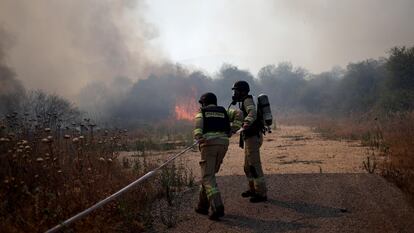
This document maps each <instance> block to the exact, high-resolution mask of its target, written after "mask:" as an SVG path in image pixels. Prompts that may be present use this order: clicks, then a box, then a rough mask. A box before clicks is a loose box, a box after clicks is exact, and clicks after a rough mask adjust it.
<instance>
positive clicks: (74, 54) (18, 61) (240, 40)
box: [0, 0, 414, 97]
mask: <svg viewBox="0 0 414 233" xmlns="http://www.w3.org/2000/svg"><path fill="white" fill-rule="evenodd" d="M413 12H414V1H413V0H394V1H390V0H342V1H334V0H330V1H328V0H267V1H265V0H257V1H253V0H174V1H171V0H147V1H146V0H122V1H121V0H70V1H64V0H56V1H50V0H33V1H24V0H0V31H3V32H5V33H2V34H4V35H6V36H1V35H0V37H1V38H0V40H2V43H1V44H2V46H3V48H0V49H1V51H2V52H4V53H5V56H6V59H5V61H6V63H7V65H8V66H10V67H11V68H12V69H13V70H14V71H15V73H16V74H17V78H18V79H19V80H21V81H22V82H23V84H24V85H25V86H26V87H27V88H34V89H44V90H46V91H49V92H55V93H58V94H61V95H63V96H65V97H74V96H76V95H77V94H78V93H79V90H80V89H81V88H82V87H84V86H85V85H88V84H89V83H91V82H95V81H99V82H106V83H111V80H112V79H113V78H114V77H117V76H123V77H128V78H129V79H131V80H137V79H140V78H146V77H147V75H148V74H149V73H152V72H154V71H160V70H162V69H163V68H160V67H165V66H163V65H164V64H169V62H171V63H173V64H174V63H182V64H185V65H188V66H189V67H195V68H199V69H202V70H205V71H208V72H209V73H210V74H214V72H215V71H217V70H218V69H219V68H220V66H221V65H222V64H223V63H231V64H233V65H236V66H239V67H240V68H242V69H248V70H250V71H251V72H252V73H253V75H256V74H257V71H258V69H260V68H261V67H263V66H265V65H268V64H277V63H279V62H283V61H291V62H292V63H293V64H294V65H295V66H302V67H304V68H306V69H308V70H310V71H311V72H313V73H318V72H321V71H326V70H330V69H331V67H332V66H334V65H340V66H345V65H346V64H348V63H349V62H355V61H360V60H363V59H367V58H377V57H379V56H385V55H386V51H387V50H388V49H389V48H391V47H392V46H402V45H406V46H413V45H414V26H413V22H414V13H413Z"/></svg>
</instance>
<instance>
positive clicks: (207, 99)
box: [198, 92, 217, 106]
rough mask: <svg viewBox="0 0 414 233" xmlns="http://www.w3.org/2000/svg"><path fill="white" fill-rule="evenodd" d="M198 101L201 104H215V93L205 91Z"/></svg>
mask: <svg viewBox="0 0 414 233" xmlns="http://www.w3.org/2000/svg"><path fill="white" fill-rule="evenodd" d="M198 102H199V103H200V104H201V105H203V106H207V105H209V104H214V105H217V97H216V95H215V94H213V93H211V92H207V93H205V94H203V95H202V96H201V97H200V100H199V101H198Z"/></svg>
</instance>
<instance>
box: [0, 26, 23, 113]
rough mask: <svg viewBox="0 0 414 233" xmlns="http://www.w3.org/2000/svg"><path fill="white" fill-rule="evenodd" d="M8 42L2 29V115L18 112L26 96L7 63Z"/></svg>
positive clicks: (0, 46)
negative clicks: (6, 49)
mask: <svg viewBox="0 0 414 233" xmlns="http://www.w3.org/2000/svg"><path fill="white" fill-rule="evenodd" d="M8 40H9V38H8V36H7V34H6V33H5V32H4V31H2V30H1V28H0V114H5V113H8V112H11V111H15V110H17V108H18V107H19V105H20V103H21V101H22V98H23V96H24V94H25V89H24V87H23V85H22V84H21V83H20V81H19V80H17V79H16V74H15V73H14V71H13V70H12V69H11V68H10V67H9V66H8V65H7V63H6V58H5V47H6V45H7V44H8Z"/></svg>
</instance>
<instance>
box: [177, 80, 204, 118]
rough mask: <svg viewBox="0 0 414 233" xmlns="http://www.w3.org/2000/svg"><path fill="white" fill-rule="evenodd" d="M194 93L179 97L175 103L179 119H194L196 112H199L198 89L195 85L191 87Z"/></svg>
mask: <svg viewBox="0 0 414 233" xmlns="http://www.w3.org/2000/svg"><path fill="white" fill-rule="evenodd" d="M191 90H192V93H191V94H190V95H187V96H182V97H180V98H177V101H176V104H175V108H174V110H175V118H176V119H177V120H187V121H192V120H194V117H195V114H196V113H197V111H198V109H199V106H198V103H197V101H196V95H197V91H196V89H195V88H194V87H192V88H191Z"/></svg>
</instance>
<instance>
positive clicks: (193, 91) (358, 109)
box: [0, 47, 414, 126]
mask: <svg viewBox="0 0 414 233" xmlns="http://www.w3.org/2000/svg"><path fill="white" fill-rule="evenodd" d="M0 68H1V69H0V70H2V72H1V73H2V77H1V81H2V83H6V82H7V83H12V84H13V85H11V84H8V85H9V86H13V87H10V88H8V89H6V88H5V90H8V91H7V92H6V91H4V92H3V91H2V93H1V95H0V103H2V104H1V105H2V106H0V107H1V108H0V110H1V111H3V112H5V111H11V110H14V109H16V108H17V107H19V106H26V108H27V106H32V105H30V104H29V105H27V104H23V103H25V102H26V103H27V101H21V100H19V98H21V97H23V96H25V95H24V94H23V89H24V88H22V87H21V85H20V84H19V82H18V81H15V77H14V76H15V74H14V72H13V71H11V70H10V69H9V68H7V67H5V66H3V67H1V66H0ZM6 71H7V72H6ZM237 80H245V81H247V82H249V83H250V85H251V89H252V93H253V94H254V95H258V94H260V93H262V92H263V93H266V94H267V95H268V96H269V98H270V101H271V104H272V105H273V107H274V109H275V111H277V112H279V113H284V114H285V113H287V114H289V113H312V114H325V115H330V116H350V115H359V114H364V113H367V112H376V113H387V112H400V111H410V110H413V108H414V47H411V48H407V47H394V48H392V49H390V51H389V53H388V54H387V57H385V58H381V59H368V60H365V61H361V62H355V63H350V64H349V65H348V66H347V67H346V68H345V69H343V68H340V67H335V68H333V69H332V70H331V71H327V72H323V73H320V74H311V73H310V72H308V71H307V70H306V69H304V68H301V67H294V66H293V65H292V64H291V63H288V62H285V63H279V64H278V65H268V66H265V67H263V68H262V69H261V70H260V71H259V72H258V74H257V76H256V77H255V76H254V75H253V74H251V73H250V72H248V71H246V70H241V69H239V68H238V67H237V66H234V65H230V64H224V65H223V66H222V67H221V69H220V70H219V71H218V72H217V73H215V74H214V75H213V76H208V75H206V74H205V73H203V72H200V71H190V70H188V69H186V68H184V67H182V66H180V65H164V66H163V67H162V68H160V69H159V70H157V71H156V74H153V75H150V76H149V77H148V78H145V79H139V80H138V81H135V82H134V81H132V80H131V79H129V78H126V77H121V78H114V80H113V81H112V83H110V84H105V83H91V84H89V85H87V86H86V87H85V88H84V89H82V90H81V91H80V93H81V94H80V96H79V104H80V107H81V109H82V106H83V110H85V111H88V112H90V113H94V114H92V118H101V119H103V120H107V121H108V120H113V122H116V123H117V124H123V125H124V126H127V125H128V126H133V125H135V126H136V125H139V124H142V123H148V122H150V121H159V120H162V119H167V118H168V117H171V116H172V115H174V107H175V105H176V104H177V101H179V100H182V99H183V98H184V99H185V98H187V99H188V98H192V99H193V100H194V101H195V102H196V101H197V98H199V96H200V95H201V94H202V93H204V92H207V91H212V92H214V93H215V94H216V95H217V96H218V99H219V102H220V104H221V105H224V106H228V104H229V103H230V102H231V95H232V91H231V87H232V85H233V83H234V82H235V81H237ZM2 89H3V88H2ZM13 90H14V91H13ZM37 95H39V93H38V94H37ZM32 97H33V95H32ZM53 98H57V96H53ZM29 99H30V98H29ZM59 100H60V101H63V100H62V99H59ZM67 104H68V103H67ZM85 106H86V107H85ZM72 107H73V106H72ZM74 110H75V111H77V110H76V108H74ZM35 114H37V113H35Z"/></svg>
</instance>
